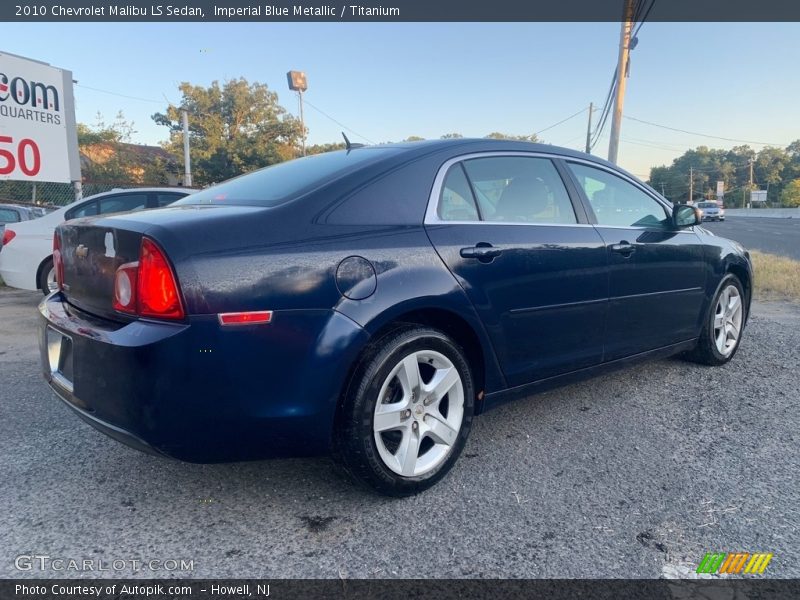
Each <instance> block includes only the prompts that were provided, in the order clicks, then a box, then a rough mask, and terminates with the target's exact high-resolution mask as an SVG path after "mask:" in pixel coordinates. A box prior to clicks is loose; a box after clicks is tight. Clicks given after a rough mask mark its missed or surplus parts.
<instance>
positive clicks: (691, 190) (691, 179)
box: [688, 167, 694, 204]
mask: <svg viewBox="0 0 800 600" xmlns="http://www.w3.org/2000/svg"><path fill="white" fill-rule="evenodd" d="M693 195H694V167H689V202H688V204H691V203H692V196H693Z"/></svg>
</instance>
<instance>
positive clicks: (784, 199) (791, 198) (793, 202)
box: [781, 179, 800, 208]
mask: <svg viewBox="0 0 800 600" xmlns="http://www.w3.org/2000/svg"><path fill="white" fill-rule="evenodd" d="M781 204H783V206H787V207H789V208H796V207H800V179H793V180H792V181H790V182H789V183H787V184H786V186H785V187H784V188H783V192H781Z"/></svg>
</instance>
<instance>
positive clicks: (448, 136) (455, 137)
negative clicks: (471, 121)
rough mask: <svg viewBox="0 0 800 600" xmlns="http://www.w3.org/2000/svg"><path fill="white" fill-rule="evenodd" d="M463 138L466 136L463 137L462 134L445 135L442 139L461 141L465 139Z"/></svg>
mask: <svg viewBox="0 0 800 600" xmlns="http://www.w3.org/2000/svg"><path fill="white" fill-rule="evenodd" d="M463 137H464V136H463V135H461V134H460V133H445V134H444V135H443V136H442V139H443V140H460V139H461V138H463Z"/></svg>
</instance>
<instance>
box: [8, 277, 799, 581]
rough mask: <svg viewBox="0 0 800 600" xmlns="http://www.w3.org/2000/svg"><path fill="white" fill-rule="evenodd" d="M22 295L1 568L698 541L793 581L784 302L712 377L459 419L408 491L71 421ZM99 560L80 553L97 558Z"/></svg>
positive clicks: (623, 565) (488, 572)
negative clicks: (445, 456) (437, 478)
mask: <svg viewBox="0 0 800 600" xmlns="http://www.w3.org/2000/svg"><path fill="white" fill-rule="evenodd" d="M40 299H41V296H40V295H38V294H36V293H29V292H20V291H16V290H11V289H9V288H0V506H2V514H3V516H2V527H0V577H29V576H30V577H64V576H66V577H74V576H79V575H81V573H78V572H74V571H54V570H46V571H39V570H38V569H34V570H32V571H26V572H20V571H19V570H17V569H16V568H15V559H16V557H18V556H20V555H28V554H38V555H48V556H50V557H52V558H64V559H77V560H83V559H89V560H94V561H98V560H100V559H102V560H103V561H106V564H108V563H110V561H113V560H122V561H129V562H130V561H133V560H141V561H149V560H154V559H155V560H161V561H164V560H170V559H172V560H180V559H184V560H191V561H193V570H191V571H167V570H163V569H162V570H157V571H150V570H147V569H140V570H138V571H136V570H133V569H134V567H130V568H127V567H126V568H125V569H123V570H120V571H113V570H112V571H107V572H94V573H92V575H95V576H97V575H100V576H124V577H142V578H145V577H175V576H192V577H204V578H210V577H214V578H228V577H241V576H249V577H267V578H284V577H286V578H292V577H309V578H310V577H315V578H317V577H319V578H339V577H359V578H360V577H379V578H385V577H390V578H391V577H401V578H416V577H423V578H426V577H437V578H442V577H510V578H519V577H523V578H528V577H531V578H537V577H558V578H560V577H659V576H661V575H662V573H665V572H667V571H670V569H672V570H673V571H674V569H675V568H683V569H684V570H686V569H691V570H693V569H694V568H695V567H696V565H697V563H698V562H699V561H700V560H701V559H702V557H703V555H704V553H705V552H712V551H714V552H728V551H731V552H733V551H749V552H772V553H774V558H773V560H772V562H771V563H770V565H769V568H768V570H767V575H768V576H773V577H800V531H799V530H798V527H800V478H798V477H797V474H798V470H799V469H800V443H798V442H800V409H798V393H799V388H800V386H798V381H800V377H799V376H798V367H799V366H800V306H798V305H793V304H779V303H769V304H757V305H755V307H754V311H753V317H752V320H751V322H750V324H749V326H748V328H747V329H746V332H745V338H744V341H743V344H742V347H741V349H740V351H739V353H738V355H737V356H736V357H735V359H734V360H733V361H732V362H731V363H729V364H728V365H726V366H725V367H722V368H709V367H702V366H698V365H695V364H691V363H686V362H682V361H680V360H677V359H669V360H661V361H656V362H651V363H646V364H643V365H639V366H637V367H633V368H629V369H627V370H625V371H621V372H618V373H615V374H611V375H606V376H603V377H600V378H596V379H593V380H590V381H588V382H584V383H579V384H575V385H571V386H569V387H565V388H561V389H558V390H555V391H551V392H548V393H545V394H541V395H538V396H534V397H530V398H528V399H524V400H519V401H516V402H513V403H510V404H507V405H505V406H503V407H501V408H499V409H497V410H495V411H492V412H490V413H487V414H485V415H483V416H481V417H480V418H478V419H476V421H475V424H474V426H473V430H472V433H471V436H470V439H469V442H468V444H467V447H466V449H465V452H464V454H463V455H462V457H461V459H460V460H459V462H458V463H457V465H456V467H455V469H454V471H453V472H452V473H451V474H450V475H449V476H448V477H447V478H446V479H444V480H443V481H442V482H441V483H440V484H439V485H437V486H435V487H434V488H433V489H431V490H429V491H428V492H425V493H423V494H421V495H418V496H416V497H412V498H406V499H400V500H395V499H386V498H382V497H378V496H374V495H371V494H369V493H366V492H364V491H362V490H361V489H360V488H356V487H354V486H352V485H351V484H350V483H349V482H348V481H347V480H345V479H344V478H343V477H342V476H340V475H339V474H338V472H337V471H336V470H335V469H334V467H333V465H332V463H331V462H330V461H329V460H328V459H326V458H320V459H302V460H272V461H262V462H252V463H239V464H228V465H212V466H204V465H191V464H183V463H179V462H174V461H171V460H167V459H161V458H156V457H152V456H148V455H144V454H141V453H138V452H136V451H134V450H131V449H129V448H127V447H125V446H122V445H120V444H119V443H117V442H115V441H113V440H111V439H108V438H106V437H105V436H103V435H102V434H100V433H98V432H96V431H95V430H93V429H91V428H90V427H89V426H88V425H86V424H84V423H83V422H81V421H80V420H79V419H77V418H76V417H75V416H74V415H72V414H70V412H69V410H68V409H67V408H66V407H65V406H63V405H62V403H61V402H60V401H59V400H58V399H56V397H55V396H54V395H53V394H52V393H51V392H50V391H49V389H48V388H47V386H46V385H45V383H44V381H43V380H42V378H41V376H40V374H39V366H38V354H37V349H36V337H35V307H36V303H37V302H38V301H39V300H40ZM95 564H97V563H95Z"/></svg>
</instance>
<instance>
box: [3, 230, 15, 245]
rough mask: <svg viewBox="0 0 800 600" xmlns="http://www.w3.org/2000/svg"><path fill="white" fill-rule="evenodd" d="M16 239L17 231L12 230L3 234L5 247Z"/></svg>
mask: <svg viewBox="0 0 800 600" xmlns="http://www.w3.org/2000/svg"><path fill="white" fill-rule="evenodd" d="M15 237H17V232H16V231H12V230H11V229H6V230H5V232H4V233H3V246H7V245H8V242H10V241H11V240H13V239H14V238H15Z"/></svg>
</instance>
